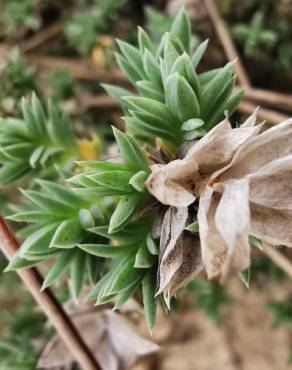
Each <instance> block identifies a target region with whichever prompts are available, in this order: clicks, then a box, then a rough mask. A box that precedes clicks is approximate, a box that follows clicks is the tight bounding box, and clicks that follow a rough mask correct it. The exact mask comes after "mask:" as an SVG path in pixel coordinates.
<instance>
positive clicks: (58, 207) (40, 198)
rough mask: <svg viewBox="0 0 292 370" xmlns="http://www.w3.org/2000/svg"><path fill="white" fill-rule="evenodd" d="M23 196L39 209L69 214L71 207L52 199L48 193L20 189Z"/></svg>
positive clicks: (58, 213)
mask: <svg viewBox="0 0 292 370" xmlns="http://www.w3.org/2000/svg"><path fill="white" fill-rule="evenodd" d="M22 193H23V194H24V196H25V197H26V198H28V199H30V200H31V201H32V202H33V203H34V204H36V205H37V206H39V207H40V208H41V209H43V210H46V211H49V212H51V213H53V214H56V215H70V214H72V208H69V207H68V206H67V205H66V204H65V203H62V202H60V201H58V200H56V199H53V197H52V196H50V195H45V194H43V193H41V192H38V191H35V190H22Z"/></svg>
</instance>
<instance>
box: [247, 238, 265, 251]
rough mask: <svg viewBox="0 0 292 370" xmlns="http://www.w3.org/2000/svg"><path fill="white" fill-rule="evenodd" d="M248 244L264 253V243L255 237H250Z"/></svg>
mask: <svg viewBox="0 0 292 370" xmlns="http://www.w3.org/2000/svg"><path fill="white" fill-rule="evenodd" d="M248 242H249V244H251V245H253V246H254V247H257V248H258V249H259V250H260V251H263V246H262V241H261V240H260V239H258V238H256V237H255V236H253V235H249V237H248Z"/></svg>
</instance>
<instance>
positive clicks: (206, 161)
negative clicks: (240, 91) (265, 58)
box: [146, 112, 292, 294]
mask: <svg viewBox="0 0 292 370" xmlns="http://www.w3.org/2000/svg"><path fill="white" fill-rule="evenodd" d="M262 128H263V124H256V112H254V114H253V115H252V116H250V117H249V118H248V119H247V120H246V121H245V123H244V124H243V125H241V126H240V127H238V128H235V129H232V127H231V125H230V123H229V121H228V119H225V120H224V121H222V122H221V123H220V124H218V125H217V126H216V127H214V128H213V129H212V130H211V131H210V132H209V133H208V134H207V135H205V136H204V137H203V138H202V139H201V140H199V141H198V142H196V143H195V144H194V145H193V146H192V147H191V149H190V150H189V151H188V152H187V154H186V156H185V158H184V159H182V160H180V159H178V160H174V161H172V162H170V163H168V164H167V165H153V166H152V174H151V175H150V177H149V179H148V180H147V183H146V186H147V189H148V190H149V192H150V193H152V194H153V195H154V196H155V197H156V198H157V199H158V200H159V201H160V202H161V203H163V204H165V205H169V206H172V207H176V208H178V209H186V207H189V206H191V205H192V204H193V202H194V201H195V200H196V199H199V208H198V222H199V235H200V246H201V259H202V266H203V267H204V269H205V270H206V272H207V275H208V277H209V278H213V277H220V279H221V281H222V280H224V279H225V278H226V276H227V274H228V273H229V272H238V271H243V270H245V269H246V268H248V267H249V264H250V256H249V254H250V246H249V243H248V236H249V235H253V236H255V237H257V238H259V239H261V240H262V241H265V242H268V243H270V244H273V245H279V244H281V245H286V246H289V247H290V246H292V227H291V220H292V119H289V120H287V121H285V122H282V123H280V124H278V125H276V126H274V127H272V128H270V129H268V130H266V131H263V132H260V130H261V129H262ZM189 209H190V208H189ZM177 212H179V211H177ZM181 235H182V233H181V234H180V235H178V236H176V241H175V245H174V241H172V242H171V243H170V242H169V243H168V245H167V246H166V247H165V245H164V246H163V248H164V249H163V251H161V253H163V258H160V260H161V262H160V281H159V284H160V291H162V290H163V289H164V288H165V286H167V284H168V283H169V277H168V278H167V279H165V276H167V273H165V256H168V255H169V254H171V255H172V256H173V255H174V254H177V255H180V254H181V252H180V253H178V252H175V250H176V248H178V249H179V250H182V247H181ZM162 241H163V233H162ZM163 243H164V242H163ZM163 243H162V244H163ZM165 248H167V249H166V250H165ZM168 249H169V250H168ZM193 254H195V255H196V256H197V255H198V252H197V246H196V245H195V244H193ZM179 258H180V261H182V259H181V257H179ZM169 265H170V266H176V267H175V268H173V267H172V268H171V269H172V273H171V279H172V280H173V279H179V277H178V276H175V274H177V273H178V272H179V269H178V268H177V265H179V262H178V261H173V258H172V260H171V263H169ZM173 271H175V272H173ZM196 271H197V272H199V269H196ZM168 273H169V272H168ZM193 273H194V271H192V275H193ZM161 280H163V281H161ZM187 280H188V279H185V281H187ZM173 293H174V291H173V289H172V290H171V294H173Z"/></svg>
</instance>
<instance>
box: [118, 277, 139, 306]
mask: <svg viewBox="0 0 292 370" xmlns="http://www.w3.org/2000/svg"><path fill="white" fill-rule="evenodd" d="M140 284H141V281H140V280H138V281H137V282H136V284H134V285H132V286H131V287H130V288H128V289H127V290H125V291H123V292H122V293H120V294H119V297H118V299H117V301H116V303H115V306H114V308H113V309H114V310H119V309H120V308H121V307H122V306H123V305H124V304H125V303H126V302H127V300H128V299H130V298H131V297H132V295H133V294H134V293H135V292H136V290H137V289H138V288H139V286H140Z"/></svg>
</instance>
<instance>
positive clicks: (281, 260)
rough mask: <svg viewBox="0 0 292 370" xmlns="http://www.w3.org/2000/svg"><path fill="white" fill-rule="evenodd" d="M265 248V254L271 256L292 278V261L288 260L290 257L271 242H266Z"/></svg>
mask: <svg viewBox="0 0 292 370" xmlns="http://www.w3.org/2000/svg"><path fill="white" fill-rule="evenodd" d="M263 249H264V252H265V254H266V255H267V256H269V257H270V259H271V260H272V261H273V262H274V263H275V265H277V266H278V267H280V269H281V270H283V271H284V272H285V273H286V274H287V275H288V276H289V277H290V278H292V263H291V262H290V261H289V260H288V258H287V257H285V256H284V255H283V254H282V253H281V252H280V251H279V249H277V248H276V247H273V246H271V245H269V244H266V243H264V244H263Z"/></svg>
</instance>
